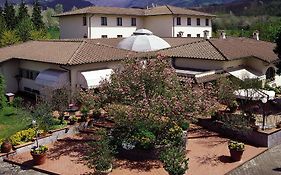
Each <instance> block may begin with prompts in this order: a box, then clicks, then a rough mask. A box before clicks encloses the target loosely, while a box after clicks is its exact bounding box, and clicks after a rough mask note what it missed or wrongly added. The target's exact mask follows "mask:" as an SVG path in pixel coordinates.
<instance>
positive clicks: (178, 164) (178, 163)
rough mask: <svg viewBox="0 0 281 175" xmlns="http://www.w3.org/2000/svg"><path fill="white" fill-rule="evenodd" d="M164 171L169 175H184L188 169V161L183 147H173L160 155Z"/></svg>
mask: <svg viewBox="0 0 281 175" xmlns="http://www.w3.org/2000/svg"><path fill="white" fill-rule="evenodd" d="M160 160H161V161H162V163H163V165H164V169H165V170H166V171H167V172H168V173H169V175H184V174H185V172H186V170H187V169H188V160H189V159H187V158H186V155H185V153H184V151H183V149H182V148H181V147H176V146H171V147H168V148H166V149H165V150H164V151H163V152H162V153H161V155H160Z"/></svg>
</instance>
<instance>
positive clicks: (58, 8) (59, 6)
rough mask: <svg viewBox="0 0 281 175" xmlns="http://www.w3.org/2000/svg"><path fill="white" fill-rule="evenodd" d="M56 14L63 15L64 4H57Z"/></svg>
mask: <svg viewBox="0 0 281 175" xmlns="http://www.w3.org/2000/svg"><path fill="white" fill-rule="evenodd" d="M55 12H56V14H60V13H63V5H62V4H57V5H56V6H55Z"/></svg>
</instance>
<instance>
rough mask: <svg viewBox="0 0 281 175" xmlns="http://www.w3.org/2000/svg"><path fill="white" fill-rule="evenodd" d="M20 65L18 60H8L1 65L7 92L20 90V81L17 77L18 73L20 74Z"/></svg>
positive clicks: (0, 68)
mask: <svg viewBox="0 0 281 175" xmlns="http://www.w3.org/2000/svg"><path fill="white" fill-rule="evenodd" d="M18 67H19V61H18V60H10V61H6V62H3V63H1V65H0V73H1V74H2V75H3V76H4V78H5V83H6V92H12V93H16V92H17V91H18V82H17V79H16V75H18V74H19V69H18Z"/></svg>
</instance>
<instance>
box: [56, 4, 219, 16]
mask: <svg viewBox="0 0 281 175" xmlns="http://www.w3.org/2000/svg"><path fill="white" fill-rule="evenodd" d="M81 14H108V15H111V14H113V15H132V16H154V15H172V14H175V15H191V16H209V17H214V15H211V14H208V13H203V12H199V11H195V10H189V9H185V8H179V7H174V6H170V5H164V6H158V7H153V8H149V9H137V8H118V7H99V6H92V7H85V8H82V9H77V10H74V11H69V12H65V13H61V14H58V15H56V16H57V17H60V16H69V15H81Z"/></svg>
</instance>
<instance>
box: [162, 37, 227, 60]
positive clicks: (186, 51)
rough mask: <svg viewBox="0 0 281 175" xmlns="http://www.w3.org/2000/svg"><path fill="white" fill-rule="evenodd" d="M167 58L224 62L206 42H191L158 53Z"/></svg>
mask: <svg viewBox="0 0 281 175" xmlns="http://www.w3.org/2000/svg"><path fill="white" fill-rule="evenodd" d="M159 53H161V54H163V55H166V56H168V57H172V58H175V57H180V58H196V59H206V60H226V59H225V57H224V56H223V55H221V54H220V53H219V52H218V51H217V49H216V48H215V47H213V46H212V44H210V42H208V41H206V40H201V41H198V42H193V43H189V44H185V45H181V46H176V47H172V48H168V49H164V50H161V51H159Z"/></svg>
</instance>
